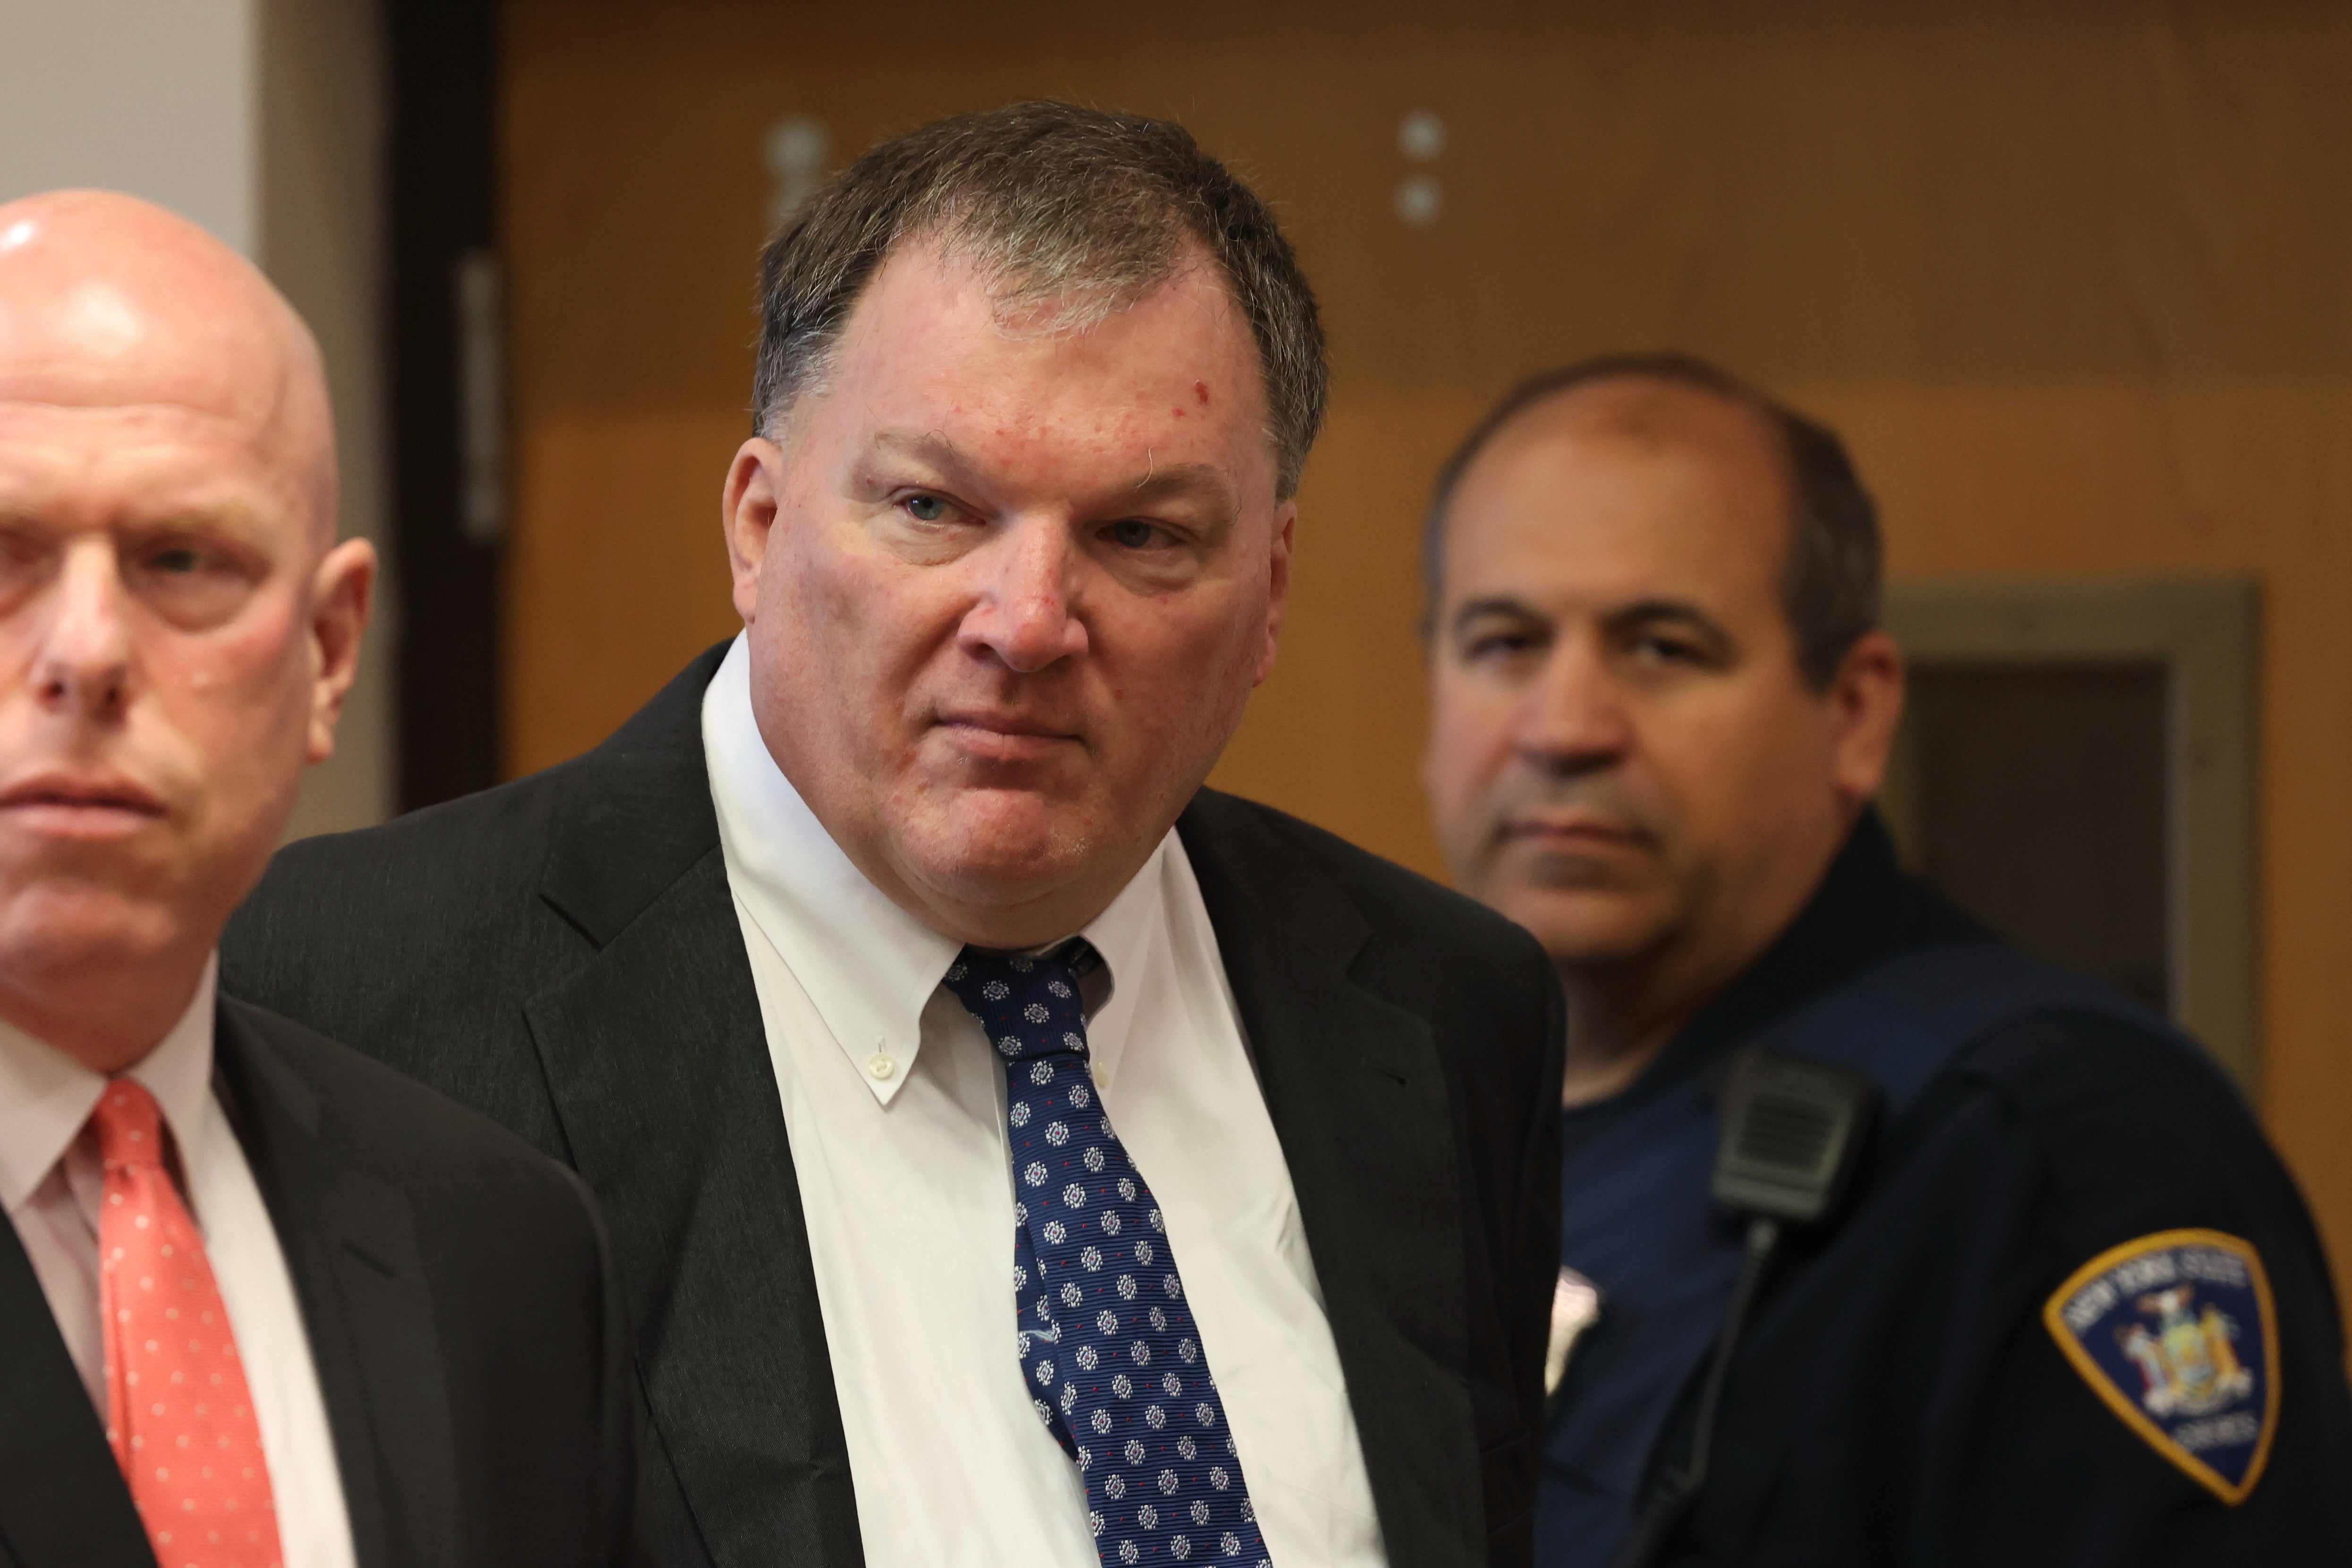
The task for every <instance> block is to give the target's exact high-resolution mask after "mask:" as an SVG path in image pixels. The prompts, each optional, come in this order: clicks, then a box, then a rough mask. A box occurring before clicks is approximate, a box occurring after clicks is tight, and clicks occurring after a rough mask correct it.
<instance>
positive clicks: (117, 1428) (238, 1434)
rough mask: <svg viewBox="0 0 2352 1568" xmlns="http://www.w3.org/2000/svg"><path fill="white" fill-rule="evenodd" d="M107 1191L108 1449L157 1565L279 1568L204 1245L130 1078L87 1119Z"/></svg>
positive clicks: (239, 1378) (153, 1114)
mask: <svg viewBox="0 0 2352 1568" xmlns="http://www.w3.org/2000/svg"><path fill="white" fill-rule="evenodd" d="M89 1121H90V1126H91V1127H92V1128H94V1129H95V1130H96V1131H97V1133H98V1152H99V1158H100V1160H101V1161H102V1162H103V1163H104V1164H105V1166H106V1195H105V1200H104V1203H103V1204H102V1205H101V1213H100V1220H99V1227H98V1250H99V1258H100V1300H101V1302H102V1303H103V1306H104V1310H105V1313H106V1393H107V1428H106V1437H107V1441H108V1442H110V1443H111V1444H113V1446H114V1458H115V1459H116V1461H117V1462H118V1463H120V1464H121V1467H122V1474H123V1477H124V1479H127V1480H128V1481H129V1482H130V1483H131V1500H132V1501H133V1502H135V1503H136V1504H137V1505H138V1507H139V1517H140V1519H141V1520H142V1521H144V1523H145V1524H146V1526H147V1539H148V1540H149V1541H151V1542H153V1543H154V1547H155V1560H156V1562H157V1563H159V1564H160V1565H161V1568H278V1514H277V1510H276V1509H275V1508H274V1507H273V1506H272V1505H271V1502H270V1497H269V1468H268V1465H267V1464H266V1463H264V1462H263V1459H262V1454H261V1427H260V1425H259V1423H258V1422H257V1419H256V1417H255V1415H254V1411H253V1395H252V1394H251V1393H250V1392H249V1391H248V1390H247V1387H246V1384H245V1367H244V1364H243V1363H240V1362H239V1361H238V1360H237V1355H236V1338H235V1336H234V1335H233V1334H232V1333H231V1332H230V1331H229V1321H228V1311H227V1310H226V1308H224V1307H223V1306H222V1305H221V1296H220V1287H219V1286H218V1285H216V1284H215V1282H214V1280H213V1270H212V1265H211V1264H209V1263H207V1262H206V1261H205V1244H204V1238H203V1237H200V1236H198V1235H197V1234H196V1226H195V1222H194V1219H192V1218H191V1217H190V1216H189V1214H188V1209H187V1205H185V1204H183V1203H182V1202H181V1201H180V1191H179V1188H178V1186H177V1185H175V1184H173V1180H172V1174H171V1173H170V1172H169V1171H168V1170H166V1169H165V1168H164V1164H163V1115H162V1112H161V1111H160V1110H158V1109H157V1107H156V1104H155V1097H154V1096H153V1095H152V1094H149V1093H148V1092H147V1090H146V1089H144V1088H142V1086H140V1085H139V1084H137V1083H135V1082H133V1081H132V1080H131V1079H115V1080H114V1081H113V1082H111V1083H109V1084H108V1085H107V1086H106V1093H105V1095H104V1096H103V1097H102V1098H101V1099H100V1100H99V1102H98V1109H97V1110H94V1111H92V1112H91V1113H90V1119H89Z"/></svg>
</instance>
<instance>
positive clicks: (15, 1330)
mask: <svg viewBox="0 0 2352 1568" xmlns="http://www.w3.org/2000/svg"><path fill="white" fill-rule="evenodd" d="M0 1562H7V1563H13V1564H16V1568H155V1558H154V1554H153V1553H152V1552H151V1551H150V1550H149V1549H148V1545H147V1531H146V1527H145V1526H144V1525H142V1524H141V1523H140V1521H139V1512H138V1510H137V1508H136V1507H135V1506H134V1505H133V1504H132V1502H131V1489H130V1488H129V1487H127V1486H125V1485H124V1484H123V1481H122V1472H121V1469H120V1468H117V1467H116V1465H115V1463H114V1450H113V1449H111V1448H110V1447H107V1443H106V1431H105V1428H104V1427H103V1426H101V1425H100V1422H99V1417H98V1412H97V1410H96V1409H95V1408H93V1407H92V1406H91V1405H90V1402H89V1390H88V1389H87V1388H86V1387H84V1386H83V1384H82V1381H81V1374H80V1373H79V1372H77V1371H76V1370H75V1369H74V1363H73V1357H72V1356H71V1354H69V1353H68V1352H67V1350H66V1342H65V1340H64V1338H63V1337H62V1336H61V1335H59V1334H58V1325H57V1320H56V1319H55V1318H53V1317H51V1316H50V1314H49V1302H48V1298H47V1296H45V1295H43V1294H42V1292H41V1281H40V1278H39V1276H37V1275H36V1274H35V1273H34V1272H33V1264H32V1260H31V1259H30V1258H26V1256H25V1247H24V1244H23V1243H22V1242H20V1241H19V1240H17V1238H16V1226H14V1225H11V1224H8V1223H7V1222H6V1221H5V1220H0Z"/></svg>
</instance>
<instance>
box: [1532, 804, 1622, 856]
mask: <svg viewBox="0 0 2352 1568" xmlns="http://www.w3.org/2000/svg"><path fill="white" fill-rule="evenodd" d="M1497 831H1498V836H1499V837H1501V838H1502V839H1503V840H1504V841H1505V842H1507V843H1526V844H1538V845H1550V846H1553V847H1559V848H1563V849H1565V848H1587V849H1601V848H1608V847H1617V846H1625V847H1631V846H1633V845H1635V844H1638V843H1640V842H1641V841H1642V839H1643V834H1642V833H1641V832H1640V831H1639V830H1638V829H1636V828H1633V827H1631V826H1627V825H1625V824H1623V823H1621V822H1614V821H1611V820H1610V819H1608V818H1606V817H1599V816H1591V815H1590V814H1588V813H1584V812H1546V811H1529V812H1518V813H1515V814H1513V815H1511V816H1507V817H1505V818H1503V820H1502V823H1501V825H1500V826H1499V828H1498V830H1497Z"/></svg>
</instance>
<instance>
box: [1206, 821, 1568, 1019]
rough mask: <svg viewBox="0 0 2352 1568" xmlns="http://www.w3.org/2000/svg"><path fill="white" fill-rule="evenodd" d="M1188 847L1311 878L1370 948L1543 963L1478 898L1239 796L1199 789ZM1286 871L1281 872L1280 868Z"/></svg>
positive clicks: (1265, 871)
mask: <svg viewBox="0 0 2352 1568" xmlns="http://www.w3.org/2000/svg"><path fill="white" fill-rule="evenodd" d="M1184 815H1185V818H1186V821H1187V825H1188V826H1191V827H1192V832H1189V833H1188V834H1187V835H1186V843H1187V847H1188V849H1190V850H1192V853H1193V854H1194V855H1195V856H1196V857H1197V856H1198V855H1199V853H1200V847H1202V846H1205V847H1208V848H1209V849H1210V851H1211V852H1212V853H1213V854H1216V855H1219V856H1221V857H1223V858H1225V859H1226V860H1227V861H1228V862H1229V864H1230V865H1232V866H1234V867H1235V868H1240V867H1250V868H1254V870H1255V875H1258V876H1282V875H1286V874H1292V875H1295V874H1297V871H1299V870H1311V871H1313V872H1315V873H1318V874H1319V875H1320V876H1321V878H1322V879H1324V880H1325V881H1326V882H1327V883H1328V884H1329V885H1330V886H1332V887H1333V888H1335V889H1337V890H1339V892H1340V893H1341V894H1342V895H1343V896H1344V897H1345V898H1347V900H1349V902H1350V903H1352V904H1353V905H1354V906H1355V907H1356V909H1357V910H1358V911H1359V912H1360V914H1361V915H1362V916H1363V919H1364V921H1365V923H1366V925H1367V926H1369V927H1370V931H1371V938H1370V941H1371V942H1372V944H1373V945H1375V946H1387V945H1389V944H1391V943H1402V944H1406V945H1417V946H1422V947H1424V948H1426V949H1428V950H1429V951H1430V952H1431V953H1432V955H1433V957H1434V958H1435V959H1437V960H1438V961H1439V962H1460V961H1465V960H1468V961H1474V962H1477V963H1480V964H1482V965H1483V964H1485V963H1496V962H1502V963H1507V964H1510V965H1511V966H1513V967H1517V966H1519V965H1521V964H1523V963H1526V962H1527V961H1528V960H1529V958H1530V957H1532V958H1533V959H1534V960H1536V961H1537V962H1538V963H1539V964H1540V966H1541V968H1542V969H1543V970H1544V972H1545V973H1547V974H1549V973H1550V961H1549V959H1548V958H1545V957H1544V956H1543V952H1542V949H1541V948H1540V947H1539V946H1538V944H1537V942H1536V940H1535V938H1534V937H1533V936H1531V935H1529V934H1528V931H1525V930H1524V929H1522V928H1521V927H1519V926H1517V925H1515V924H1513V923H1512V922H1511V921H1507V920H1506V919H1504V918H1503V917H1502V916H1501V915H1499V914H1496V912H1495V911H1494V910H1490V909H1488V908H1486V905H1484V904H1481V903H1479V902H1478V901H1477V900H1474V899H1470V898H1465V896H1463V895H1462V894H1460V893H1457V892H1455V891H1454V889H1451V888H1447V887H1444V886H1443V885H1441V884H1439V883H1437V882H1434V881H1432V880H1431V879H1429V878H1427V877H1424V876H1423V875H1422V874H1421V873H1420V872H1418V871H1413V870H1411V869H1408V868H1405V867H1403V866H1400V865H1398V864H1397V863H1396V862H1395V861H1393V860H1389V859H1384V858H1381V856H1378V855H1375V854H1373V853H1372V852H1371V851H1370V850H1369V849H1364V848H1361V847H1358V846H1356V845H1354V844H1350V843H1349V842H1348V840H1346V839H1344V838H1342V837H1339V835H1338V834H1336V833H1332V832H1330V831H1329V830H1328V829H1326V828H1321V827H1318V826H1315V825H1314V824H1312V823H1309V822H1305V821H1302V820H1300V819H1299V818H1297V817H1296V816H1290V815H1289V814H1288V813H1286V812H1283V811H1277V810H1276V809H1275V808H1274V807H1273V806H1270V805H1259V804H1258V803H1257V802H1255V801H1251V800H1244V799H1242V798H1241V797H1239V796H1238V795H1224V794H1222V793H1220V792H1218V791H1215V790H1206V789H1204V790H1202V792H1201V793H1200V794H1199V795H1197V796H1196V797H1194V799H1193V802H1192V805H1191V806H1190V807H1188V808H1187V809H1186V811H1185V814H1184ZM1286 860H1287V861H1288V862H1289V866H1288V867H1287V868H1285V866H1284V862H1285V861H1286Z"/></svg>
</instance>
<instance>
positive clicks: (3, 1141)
mask: <svg viewBox="0 0 2352 1568" xmlns="http://www.w3.org/2000/svg"><path fill="white" fill-rule="evenodd" d="M217 969H218V961H217V960H215V961H214V962H213V963H207V964H206V965H205V977H204V980H203V982H202V983H201V984H198V985H197V987H196V994H195V998H194V1000H193V1001H192V1002H190V1003H189V1004H188V1010H187V1011H186V1012H185V1013H183V1014H182V1015H181V1016H180V1020H179V1022H178V1023H176V1024H173V1026H172V1028H171V1032H170V1033H168V1034H166V1035H165V1036H164V1037H163V1040H162V1041H161V1042H160V1043H159V1044H158V1045H157V1046H156V1047H155V1048H154V1049H153V1050H152V1051H150V1052H148V1053H147V1055H146V1056H145V1057H143V1058H141V1059H140V1060H139V1062H138V1063H137V1064H135V1065H134V1066H133V1067H131V1069H130V1070H129V1072H128V1073H127V1074H126V1075H125V1076H126V1077H129V1078H131V1079H136V1080H138V1082H139V1083H140V1084H141V1085H142V1087H144V1088H145V1089H146V1090H147V1091H148V1092H149V1093H150V1094H152V1095H153V1096H154V1097H155V1103H156V1104H157V1105H158V1106H160V1107H161V1108H162V1110H163V1121H164V1124H165V1125H166V1126H168V1127H169V1128H170V1129H171V1130H172V1139H173V1142H174V1143H175V1144H176V1145H177V1147H178V1149H179V1153H180V1170H181V1173H182V1175H183V1176H184V1180H185V1183H186V1186H185V1190H184V1197H185V1200H186V1202H187V1205H188V1210H189V1213H190V1214H191V1215H193V1216H194V1219H195V1222H196V1228H197V1229H198V1230H199V1231H201V1232H202V1233H203V1235H204V1238H205V1258H206V1260H207V1261H209V1262H210V1263H211V1265H212V1270H213V1278H214V1279H215V1281H216V1282H217V1283H218V1284H219V1286H220V1293H221V1304H222V1305H223V1306H225V1307H226V1308H227V1310H228V1321H229V1328H230V1331H232V1332H233V1333H234V1334H235V1335H236V1351H237V1359H238V1361H239V1363H242V1365H243V1366H244V1368H245V1380H246V1384H247V1387H248V1388H249V1389H250V1390H251V1391H252V1394H253V1406H254V1413H255V1415H257V1417H258V1418H259V1423H260V1426H261V1454H262V1458H263V1459H264V1460H265V1461H266V1462H267V1463H268V1466H269V1491H270V1500H271V1502H272V1503H273V1504H274V1505H275V1507H276V1509H277V1511H278V1543H279V1546H280V1547H281V1548H282V1550H283V1558H282V1560H283V1562H284V1563H285V1565H286V1568H352V1563H353V1558H352V1527H351V1521H350V1517H349V1516H348V1515H347V1514H346V1513H345V1511H344V1508H343V1482H342V1474H341V1471H340V1470H338V1469H337V1468H335V1448H334V1439H333V1436H332V1434H331V1429H330V1428H329V1426H328V1425H327V1407H326V1402H325V1400H324V1399H322V1398H321V1397H320V1393H319V1374H318V1371H317V1369H316V1368H315V1367H314V1366H313V1365H312V1364H311V1361H310V1335H309V1334H308V1332H307V1331H305V1330H304V1329H303V1326H302V1310H301V1307H300V1305H299V1302H298V1301H297V1300H296V1299H295V1295H294V1280H293V1277H292V1276H291V1275H289V1274H288V1273H287V1271H286V1258H285V1254H284V1253H283V1252H281V1251H280V1250H279V1249H278V1232H277V1229H276V1227H275V1226H272V1225H271V1224H270V1220H269V1211H268V1208H267V1207H266V1206H264V1205H263V1203H262V1198H261V1189H260V1188H259V1187H257V1186H256V1185H255V1184H254V1181H253V1170H252V1167H251V1166H249V1165H247V1163H246V1160H245V1151H244V1149H243V1148H242V1147H240V1146H239V1145H238V1143H237V1141H236V1132H235V1131H232V1130H231V1129H230V1127H229V1124H228V1120H227V1118H226V1116H225V1115H223V1114H222V1111H221V1108H220V1102H219V1101H218V1100H215V1098H214V1096H213V1092H212V1076H213V1017H214V1013H213V1005H214V991H215V974H216V972H217ZM105 1089H106V1079H105V1078H104V1077H103V1076H102V1075H100V1074H99V1073H95V1072H92V1071H91V1070H90V1069H89V1068H86V1067H84V1066H82V1065H81V1064H80V1063H79V1062H78V1061H76V1060H74V1059H73V1058H71V1057H69V1056H67V1055H66V1054H65V1053H64V1052H63V1051H59V1050H57V1049H54V1048H53V1047H49V1046H47V1045H44V1044H43V1043H41V1042H40V1041H39V1040H37V1039H35V1038H34V1037H32V1036H30V1035H27V1034H26V1033H25V1032H24V1031H23V1030H21V1029H18V1028H16V1027H15V1026H12V1025H10V1024H9V1023H7V1022H6V1021H5V1019H0V1206H5V1208H6V1209H7V1211H8V1218H9V1220H10V1222H11V1223H13V1224H14V1225H15V1226H16V1236H17V1237H18V1239H19V1240H21V1241H22V1242H23V1243H24V1244H25V1252H26V1257H27V1258H30V1259H31V1260H32V1265H33V1273H34V1276H35V1278H37V1279H39V1280H40V1282H41V1293H42V1294H43V1295H44V1296H46V1297H47V1298H48V1303H49V1313H50V1315H51V1316H52V1317H54V1318H55V1319H56V1320H57V1323H58V1331H59V1332H60V1333H61V1334H63V1335H64V1337H65V1342H66V1349H67V1350H68V1352H71V1354H72V1356H73V1361H74V1365H75V1367H76V1368H77V1369H78V1370H79V1372H80V1373H81V1380H82V1384H83V1386H85V1387H86V1388H88V1389H89V1397H90V1403H91V1404H92V1405H95V1406H96V1407H97V1410H98V1413H99V1419H100V1424H101V1425H103V1424H104V1422H105V1419H106V1399H107V1394H106V1342H105V1333H104V1330H103V1327H102V1325H101V1323H100V1308H99V1300H100V1298H99V1268H98V1216H99V1204H100V1199H101V1198H102V1197H103V1195H104V1194H105V1190H106V1173H105V1171H104V1170H103V1168H102V1167H101V1166H100V1163H99V1158H98V1144H97V1140H96V1138H95V1137H94V1136H92V1135H88V1134H85V1133H84V1131H83V1128H84V1126H85V1125H86V1124H87V1123H88V1122H89V1114H90V1112H91V1111H93V1110H97V1109H98V1100H99V1096H100V1095H101V1094H102V1093H104V1092H105Z"/></svg>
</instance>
